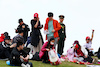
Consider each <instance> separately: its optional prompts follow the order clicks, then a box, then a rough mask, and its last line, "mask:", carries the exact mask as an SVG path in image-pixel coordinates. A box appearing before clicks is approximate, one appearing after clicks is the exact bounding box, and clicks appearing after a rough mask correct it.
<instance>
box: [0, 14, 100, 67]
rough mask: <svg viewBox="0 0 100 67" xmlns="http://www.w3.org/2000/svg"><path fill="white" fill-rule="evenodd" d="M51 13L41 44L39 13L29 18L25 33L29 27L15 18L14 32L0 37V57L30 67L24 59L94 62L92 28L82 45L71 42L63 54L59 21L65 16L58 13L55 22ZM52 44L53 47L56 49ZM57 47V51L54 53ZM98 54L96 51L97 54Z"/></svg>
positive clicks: (62, 28) (63, 34)
mask: <svg viewBox="0 0 100 67" xmlns="http://www.w3.org/2000/svg"><path fill="white" fill-rule="evenodd" d="M53 16H54V14H53V13H52V12H49V13H48V18H47V19H46V23H45V25H44V33H45V34H46V40H47V42H45V43H44V40H43V37H42V34H41V31H40V30H41V29H42V28H43V25H42V24H41V22H40V20H39V14H38V13H35V14H34V18H33V19H32V20H31V22H30V24H31V32H30V35H29V36H28V32H29V31H30V28H29V26H28V25H27V24H25V23H24V21H23V19H19V20H18V23H19V25H18V27H17V29H16V30H15V32H16V33H17V35H16V36H15V37H13V39H11V38H10V35H9V33H8V32H4V33H3V34H1V37H0V59H5V58H8V60H9V61H7V64H8V65H11V66H22V67H24V66H29V67H33V65H32V63H31V62H29V61H28V60H29V59H31V60H37V61H42V62H43V63H51V64H52V65H59V64H60V63H61V61H70V62H75V63H81V64H92V63H93V64H97V62H98V59H97V58H94V59H93V58H92V57H91V56H94V53H93V48H92V47H91V45H92V40H93V35H94V30H92V37H91V38H90V37H89V36H87V37H86V43H85V44H84V46H81V45H80V44H79V41H77V40H76V41H75V42H74V43H73V45H72V47H71V48H70V49H68V51H67V55H66V56H64V55H62V54H63V49H64V42H65V40H66V25H65V24H64V23H63V21H64V18H65V16H64V15H60V16H59V22H58V21H57V20H55V19H54V18H53ZM56 46H58V47H57V49H56ZM56 50H57V52H56ZM97 54H98V57H100V56H99V52H98V53H97Z"/></svg>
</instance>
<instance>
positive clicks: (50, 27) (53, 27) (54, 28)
mask: <svg viewBox="0 0 100 67" xmlns="http://www.w3.org/2000/svg"><path fill="white" fill-rule="evenodd" d="M60 29H61V25H60V24H59V23H58V21H57V20H55V19H53V13H52V12H49V13H48V18H47V19H46V23H45V26H44V31H45V32H48V33H47V34H46V40H49V39H50V38H52V37H54V38H55V43H54V46H55V47H56V44H57V41H58V37H59V35H58V31H59V30H60Z"/></svg>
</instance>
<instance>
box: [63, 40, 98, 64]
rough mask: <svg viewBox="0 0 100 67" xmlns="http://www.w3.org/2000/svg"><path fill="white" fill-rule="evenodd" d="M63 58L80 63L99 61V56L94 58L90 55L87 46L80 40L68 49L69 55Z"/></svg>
mask: <svg viewBox="0 0 100 67" xmlns="http://www.w3.org/2000/svg"><path fill="white" fill-rule="evenodd" d="M62 58H63V59H65V60H66V59H67V60H68V61H70V62H75V63H79V64H92V63H93V64H96V63H97V62H98V59H97V58H95V59H93V58H91V57H90V56H89V55H88V52H87V50H86V49H85V47H82V46H80V44H79V42H78V41H74V44H73V47H72V48H70V49H69V50H68V51H67V55H66V56H65V57H62Z"/></svg>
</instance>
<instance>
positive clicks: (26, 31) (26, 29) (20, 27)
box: [16, 23, 30, 43]
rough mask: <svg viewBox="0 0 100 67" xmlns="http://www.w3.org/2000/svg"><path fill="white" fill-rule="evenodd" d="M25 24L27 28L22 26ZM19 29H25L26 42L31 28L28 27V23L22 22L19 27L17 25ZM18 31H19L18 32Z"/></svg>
mask: <svg viewBox="0 0 100 67" xmlns="http://www.w3.org/2000/svg"><path fill="white" fill-rule="evenodd" d="M23 25H25V28H22V26H23ZM19 29H23V30H24V35H23V37H24V43H25V42H26V41H27V37H28V31H30V28H29V27H28V25H27V24H25V23H24V24H22V25H19V26H18V27H17V30H19ZM16 33H18V32H16Z"/></svg>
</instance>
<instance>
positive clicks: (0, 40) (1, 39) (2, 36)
mask: <svg viewBox="0 0 100 67" xmlns="http://www.w3.org/2000/svg"><path fill="white" fill-rule="evenodd" d="M4 38H5V37H4V34H1V37H0V42H3V41H4Z"/></svg>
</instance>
